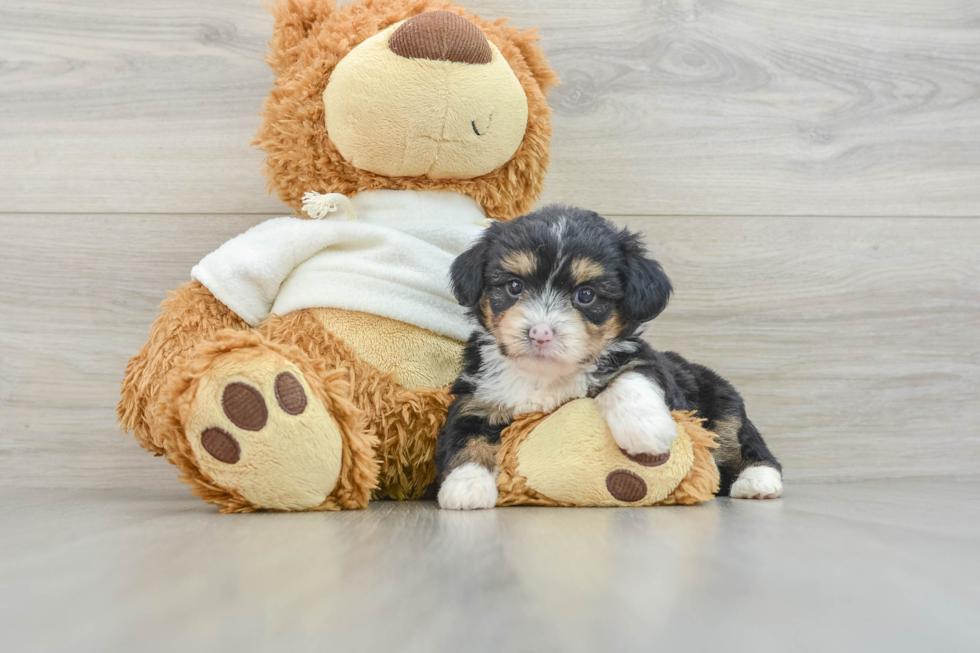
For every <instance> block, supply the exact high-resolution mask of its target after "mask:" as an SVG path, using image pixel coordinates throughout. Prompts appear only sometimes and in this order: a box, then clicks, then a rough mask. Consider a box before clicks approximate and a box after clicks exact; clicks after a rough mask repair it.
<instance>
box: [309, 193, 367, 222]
mask: <svg viewBox="0 0 980 653" xmlns="http://www.w3.org/2000/svg"><path fill="white" fill-rule="evenodd" d="M338 207H339V208H342V209H344V214H345V215H346V216H347V219H348V220H357V213H356V212H355V211H354V205H352V204H351V203H350V200H349V199H348V198H347V196H346V195H342V194H340V193H325V194H323V195H321V194H320V193H314V192H313V191H310V192H308V193H305V194H304V195H303V210H304V211H306V214H307V215H308V216H310V217H311V218H313V219H315V220H322V219H323V218H325V217H327V216H328V215H329V214H331V213H333V212H335V211H336V210H337V208H338Z"/></svg>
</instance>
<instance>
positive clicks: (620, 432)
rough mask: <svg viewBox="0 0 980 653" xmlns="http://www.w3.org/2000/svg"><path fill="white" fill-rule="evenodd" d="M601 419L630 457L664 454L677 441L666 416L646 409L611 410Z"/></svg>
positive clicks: (675, 433)
mask: <svg viewBox="0 0 980 653" xmlns="http://www.w3.org/2000/svg"><path fill="white" fill-rule="evenodd" d="M605 417H606V423H607V424H608V425H609V430H610V431H612V435H613V439H614V440H616V444H618V445H619V448H620V449H622V450H624V451H625V452H626V453H628V454H630V455H636V454H643V453H651V454H664V453H668V452H669V451H670V446H671V445H672V444H674V440H676V439H677V424H676V423H675V422H674V420H673V418H671V416H670V413H663V412H658V411H656V410H651V409H649V408H647V409H644V410H636V411H635V412H632V413H627V412H625V411H613V412H611V413H610V414H608V415H606V416H605Z"/></svg>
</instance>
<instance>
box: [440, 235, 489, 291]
mask: <svg viewBox="0 0 980 653" xmlns="http://www.w3.org/2000/svg"><path fill="white" fill-rule="evenodd" d="M488 231H489V230H488ZM487 235H488V234H486V233H485V234H484V235H483V237H481V238H480V240H478V241H477V242H476V243H475V244H474V245H473V246H472V247H470V248H469V249H468V250H466V251H465V252H463V253H462V254H460V255H459V256H457V257H456V260H455V261H453V265H452V267H451V268H450V270H449V275H450V279H451V280H452V284H453V294H454V295H455V296H456V301H458V302H459V304H460V306H465V307H466V308H471V307H473V306H476V304H477V302H479V301H480V295H482V294H483V271H484V268H486V267H487V254H488V252H489V250H490V242H489V240H488V239H487Z"/></svg>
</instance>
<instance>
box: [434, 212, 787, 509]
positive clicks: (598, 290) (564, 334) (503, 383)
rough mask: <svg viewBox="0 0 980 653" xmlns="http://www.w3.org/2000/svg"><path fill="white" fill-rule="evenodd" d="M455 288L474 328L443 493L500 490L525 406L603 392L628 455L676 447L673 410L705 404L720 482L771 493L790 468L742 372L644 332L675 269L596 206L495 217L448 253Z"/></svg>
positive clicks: (440, 461)
mask: <svg viewBox="0 0 980 653" xmlns="http://www.w3.org/2000/svg"><path fill="white" fill-rule="evenodd" d="M452 284H453V292H454V293H455V295H456V298H457V299H458V300H459V303H460V304H462V305H463V306H465V307H467V308H468V309H469V311H470V315H471V316H472V318H473V320H474V323H475V330H474V332H473V334H472V335H471V336H470V339H469V342H468V343H467V345H466V350H465V353H464V360H463V372H462V374H461V375H460V376H459V378H458V379H457V380H456V382H455V384H454V385H453V388H452V394H453V395H455V399H454V400H453V403H452V406H450V408H449V415H448V417H447V419H446V425H445V427H444V428H443V430H442V432H441V433H440V434H439V442H438V445H437V448H436V465H437V470H438V474H439V479H440V481H441V487H440V489H439V505H440V506H441V507H442V508H450V509H457V510H468V509H474V508H491V507H493V506H494V504H495V503H496V501H497V487H496V483H495V478H496V469H495V456H496V452H497V449H498V448H499V446H500V433H501V431H503V430H504V429H505V428H506V427H507V426H508V425H509V424H510V423H511V422H512V421H513V420H514V417H515V416H516V415H520V414H522V413H530V412H535V411H542V412H549V411H552V410H555V409H556V408H558V407H559V406H561V405H562V404H564V403H565V402H567V401H570V400H572V399H577V398H581V397H593V398H595V399H596V401H597V403H598V405H599V409H600V410H601V412H602V414H603V416H604V417H605V419H606V422H607V423H608V425H609V429H610V430H611V431H612V435H613V437H614V438H615V439H616V443H617V444H618V445H619V446H620V447H621V448H622V449H624V450H626V452H627V453H629V454H642V453H650V454H655V455H656V454H666V453H668V452H669V451H670V446H671V444H672V443H673V441H674V439H675V438H676V437H677V430H676V427H675V425H674V421H673V420H672V419H671V416H670V411H671V410H696V411H697V413H698V415H699V416H700V417H703V418H704V419H705V420H706V423H705V426H706V428H708V429H709V430H711V431H713V432H715V434H717V436H718V439H719V441H720V447H719V448H718V449H717V450H716V451H715V462H716V463H717V464H718V467H719V469H720V471H721V492H720V493H721V494H730V495H731V496H733V497H737V498H743V499H750V498H751V499H771V498H775V497H778V496H779V495H780V493H781V492H782V490H783V482H782V471H781V470H782V468H781V467H780V465H779V463H778V462H777V461H776V458H775V457H774V456H773V455H772V453H770V452H769V449H768V448H767V447H766V444H765V442H763V440H762V437H761V436H760V435H759V432H758V431H757V430H756V428H755V427H754V426H753V425H752V422H750V421H749V418H748V417H747V416H746V414H745V404H744V403H743V402H742V398H741V397H740V396H739V394H738V392H737V391H736V390H735V388H734V387H732V385H731V384H730V383H729V382H728V381H726V380H725V379H723V378H721V377H720V376H718V375H717V374H715V373H714V372H713V371H711V370H710V369H708V368H706V367H703V366H701V365H696V364H694V363H689V362H688V361H686V360H685V359H684V358H682V357H681V356H679V355H678V354H675V353H673V352H659V351H655V350H654V349H652V348H651V347H650V346H649V345H648V344H647V343H646V342H644V341H643V340H642V339H641V338H640V334H641V333H642V331H643V329H644V326H645V325H646V323H647V322H649V321H650V320H652V319H653V318H655V317H656V316H657V315H658V314H660V312H661V311H663V310H664V308H665V307H666V306H667V300H668V299H669V297H670V293H671V285H670V280H669V279H667V276H666V275H665V274H664V272H663V270H662V269H661V268H660V265H659V264H658V263H657V262H656V261H654V260H653V259H651V258H649V257H648V255H647V252H646V250H645V248H644V246H643V243H642V242H641V240H640V237H639V236H637V235H636V234H632V233H630V232H629V231H626V230H625V229H618V228H617V227H616V226H614V225H613V224H612V223H610V222H609V221H608V220H605V219H604V218H602V217H600V216H599V215H598V214H596V213H593V212H591V211H585V210H582V209H576V208H570V207H566V206H557V205H555V206H548V207H545V208H544V209H541V210H540V211H537V212H535V213H531V214H529V215H526V216H523V217H521V218H518V219H516V220H513V221H512V222H508V223H500V222H497V223H494V224H493V225H492V226H491V227H489V228H488V229H487V231H486V233H485V234H484V235H483V236H482V237H481V239H480V240H479V241H478V242H477V243H476V244H475V245H474V246H473V247H472V248H470V249H469V250H467V251H466V252H464V253H463V254H462V255H461V256H460V257H459V258H457V259H456V261H455V262H454V263H453V266H452Z"/></svg>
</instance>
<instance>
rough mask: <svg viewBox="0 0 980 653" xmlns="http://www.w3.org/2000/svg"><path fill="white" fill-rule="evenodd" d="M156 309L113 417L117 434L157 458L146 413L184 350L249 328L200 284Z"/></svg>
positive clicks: (156, 445)
mask: <svg viewBox="0 0 980 653" xmlns="http://www.w3.org/2000/svg"><path fill="white" fill-rule="evenodd" d="M160 306H161V308H162V310H161V311H160V314H159V315H158V316H157V319H156V320H155V321H154V322H153V325H152V326H151V327H150V336H149V338H148V339H147V341H146V344H144V345H143V347H142V348H141V349H140V350H139V352H138V353H137V354H136V355H135V356H133V357H132V358H131V359H129V364H128V365H127V367H126V374H125V377H124V378H123V383H122V396H121V398H120V400H119V404H118V406H117V407H116V413H117V415H118V419H119V424H120V425H121V426H122V428H123V429H124V430H126V431H128V432H132V433H133V435H134V436H135V437H136V440H137V441H138V442H139V443H140V445H142V446H143V448H145V449H147V450H149V451H151V452H153V453H155V454H159V455H162V454H163V453H164V451H163V447H162V444H161V443H160V442H158V441H157V439H156V438H155V434H154V432H153V429H152V428H151V423H152V420H151V419H150V411H151V410H152V407H153V406H154V404H155V402H156V401H157V400H158V398H159V397H160V393H161V390H162V389H163V388H164V386H165V382H166V379H167V375H168V374H169V373H170V372H171V370H173V369H174V368H175V367H176V366H177V365H178V364H179V363H180V362H181V360H183V358H184V357H185V356H186V354H187V352H188V351H189V350H191V349H193V348H194V347H195V346H197V345H198V344H200V343H201V342H203V341H205V340H209V339H211V338H213V337H214V335H215V334H216V333H217V332H218V331H220V330H222V329H234V330H239V331H240V330H247V329H249V326H248V324H246V323H245V321H244V320H242V319H241V318H240V317H238V315H236V314H235V313H234V312H233V311H232V310H231V309H229V308H228V307H227V306H225V305H224V304H222V303H221V302H220V301H218V300H217V299H216V298H215V297H214V295H212V294H211V292H210V291H209V290H208V289H207V288H205V287H204V286H203V285H202V284H201V283H200V282H199V281H189V282H187V283H185V284H183V285H182V286H180V287H179V288H178V289H177V290H176V291H173V292H171V293H169V295H168V296H167V298H166V299H165V300H164V301H163V303H161V304H160Z"/></svg>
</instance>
